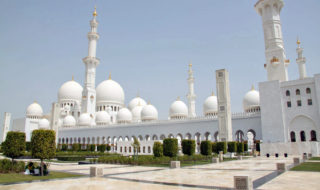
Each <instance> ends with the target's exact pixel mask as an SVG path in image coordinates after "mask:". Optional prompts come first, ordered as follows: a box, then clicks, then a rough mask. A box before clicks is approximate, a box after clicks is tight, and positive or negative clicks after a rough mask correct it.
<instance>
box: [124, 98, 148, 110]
mask: <svg viewBox="0 0 320 190" xmlns="http://www.w3.org/2000/svg"><path fill="white" fill-rule="evenodd" d="M138 105H140V106H142V107H143V106H145V105H147V103H146V101H144V99H142V98H140V97H139V96H137V97H135V98H133V99H132V100H131V101H130V103H129V104H128V109H129V110H131V111H132V110H133V108H135V107H136V106H138Z"/></svg>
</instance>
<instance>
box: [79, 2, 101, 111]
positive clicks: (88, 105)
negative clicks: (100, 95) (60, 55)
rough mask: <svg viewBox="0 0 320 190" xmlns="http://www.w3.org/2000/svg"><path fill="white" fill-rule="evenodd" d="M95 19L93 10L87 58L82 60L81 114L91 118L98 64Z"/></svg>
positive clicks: (96, 25) (94, 104) (96, 22)
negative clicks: (83, 80) (83, 81)
mask: <svg viewBox="0 0 320 190" xmlns="http://www.w3.org/2000/svg"><path fill="white" fill-rule="evenodd" d="M96 17H97V11H96V8H95V10H94V12H93V19H92V20H91V21H90V26H91V30H90V32H89V33H88V41H89V45H88V56H87V57H85V58H83V59H82V61H83V63H84V64H85V66H86V71H85V74H86V78H85V83H84V89H83V92H82V104H81V111H82V113H89V114H90V115H91V116H92V117H94V115H95V111H96V110H95V107H96V90H95V80H96V67H97V66H98V65H99V63H100V60H99V59H97V58H96V49H97V41H98V39H99V34H98V33H97V28H98V21H97V20H96Z"/></svg>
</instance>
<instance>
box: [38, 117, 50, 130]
mask: <svg viewBox="0 0 320 190" xmlns="http://www.w3.org/2000/svg"><path fill="white" fill-rule="evenodd" d="M39 129H50V123H49V121H48V120H47V119H45V118H43V119H41V120H40V121H39Z"/></svg>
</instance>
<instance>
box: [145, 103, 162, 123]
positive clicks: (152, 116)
mask: <svg viewBox="0 0 320 190" xmlns="http://www.w3.org/2000/svg"><path fill="white" fill-rule="evenodd" d="M157 119H158V111H157V109H156V108H155V107H154V106H153V105H151V104H148V105H146V106H144V107H143V108H142V110H141V120H142V121H153V120H157Z"/></svg>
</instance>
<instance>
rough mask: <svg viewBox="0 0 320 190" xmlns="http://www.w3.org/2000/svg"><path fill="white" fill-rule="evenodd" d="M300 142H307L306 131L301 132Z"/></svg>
mask: <svg viewBox="0 0 320 190" xmlns="http://www.w3.org/2000/svg"><path fill="white" fill-rule="evenodd" d="M300 140H301V142H305V141H306V134H305V132H304V131H301V132H300Z"/></svg>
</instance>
